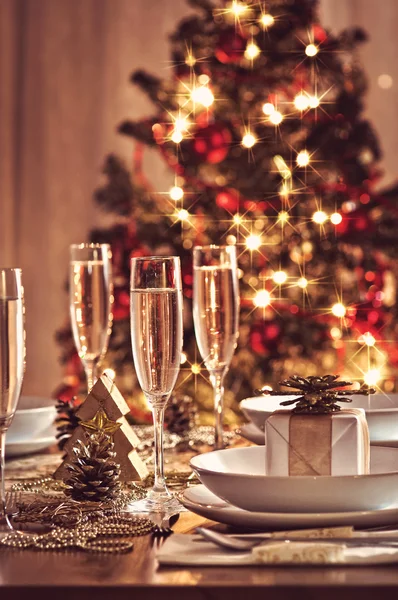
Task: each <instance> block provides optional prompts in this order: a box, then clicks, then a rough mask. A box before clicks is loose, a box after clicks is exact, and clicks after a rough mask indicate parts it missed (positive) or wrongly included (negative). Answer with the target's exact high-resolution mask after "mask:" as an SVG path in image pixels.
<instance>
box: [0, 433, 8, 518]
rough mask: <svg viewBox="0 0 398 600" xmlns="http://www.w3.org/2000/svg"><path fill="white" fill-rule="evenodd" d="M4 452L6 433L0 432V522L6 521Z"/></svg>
mask: <svg viewBox="0 0 398 600" xmlns="http://www.w3.org/2000/svg"><path fill="white" fill-rule="evenodd" d="M5 452H6V432H5V431H1V430H0V521H7V517H6V482H5V461H4V458H5Z"/></svg>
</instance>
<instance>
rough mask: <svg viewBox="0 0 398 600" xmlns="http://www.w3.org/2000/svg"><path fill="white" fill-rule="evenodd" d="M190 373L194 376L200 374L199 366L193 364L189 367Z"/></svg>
mask: <svg viewBox="0 0 398 600" xmlns="http://www.w3.org/2000/svg"><path fill="white" fill-rule="evenodd" d="M191 371H192V373H193V374H194V375H199V374H200V371H201V369H200V365H198V364H196V363H194V364H193V365H192V366H191Z"/></svg>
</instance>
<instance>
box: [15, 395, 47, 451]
mask: <svg viewBox="0 0 398 600" xmlns="http://www.w3.org/2000/svg"><path fill="white" fill-rule="evenodd" d="M56 413H57V411H56V409H55V403H54V400H53V399H51V398H39V397H37V396H21V398H20V399H19V402H18V407H17V410H16V412H15V415H14V418H13V420H12V423H11V426H10V428H9V430H8V431H7V434H6V458H10V457H13V456H23V455H26V454H33V453H35V452H40V451H41V450H44V449H46V448H48V447H50V446H52V445H53V444H55V443H56V438H55V434H56V428H55V425H54V419H55V417H56Z"/></svg>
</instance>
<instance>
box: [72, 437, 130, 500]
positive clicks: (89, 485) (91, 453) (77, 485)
mask: <svg viewBox="0 0 398 600" xmlns="http://www.w3.org/2000/svg"><path fill="white" fill-rule="evenodd" d="M113 448H114V443H113V442H112V441H111V438H110V437H109V436H107V435H106V434H104V433H98V434H94V435H91V436H90V437H89V439H88V442H87V443H85V442H83V441H82V440H78V441H77V442H76V444H75V446H74V448H73V454H74V457H73V460H72V462H70V463H68V464H67V465H66V468H67V470H68V471H69V474H70V477H69V478H67V479H66V480H65V485H66V489H65V494H66V495H67V496H71V497H72V498H73V499H74V500H94V501H99V502H101V501H105V500H112V499H114V498H116V497H117V496H118V495H119V493H120V465H119V464H118V463H116V462H115V461H114V460H113V459H114V458H115V456H116V453H115V452H113Z"/></svg>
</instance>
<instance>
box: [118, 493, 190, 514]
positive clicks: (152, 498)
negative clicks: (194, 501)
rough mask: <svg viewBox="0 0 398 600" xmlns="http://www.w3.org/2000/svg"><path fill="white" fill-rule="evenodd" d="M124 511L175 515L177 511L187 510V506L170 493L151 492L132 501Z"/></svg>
mask: <svg viewBox="0 0 398 600" xmlns="http://www.w3.org/2000/svg"><path fill="white" fill-rule="evenodd" d="M124 511H126V512H129V513H135V514H139V513H157V514H162V515H164V516H166V515H173V514H174V513H177V512H182V511H185V508H184V507H183V505H182V504H181V502H179V501H178V500H177V498H174V496H171V495H170V494H167V493H165V494H160V493H159V492H156V493H151V492H149V494H148V497H147V498H144V499H143V500H136V501H134V502H130V504H129V505H128V506H126V508H125V509H124Z"/></svg>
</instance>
